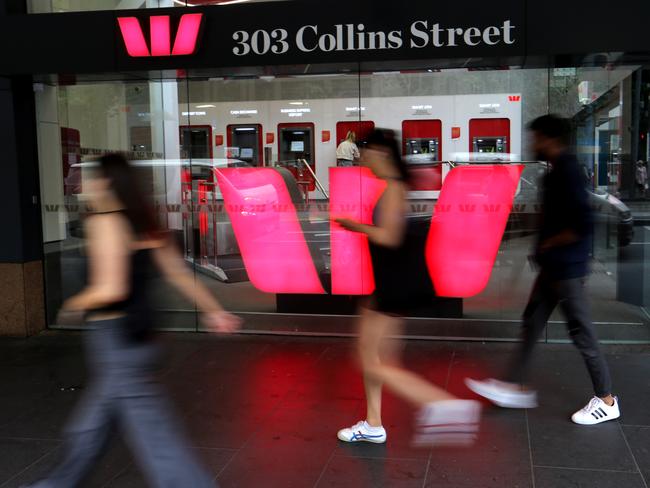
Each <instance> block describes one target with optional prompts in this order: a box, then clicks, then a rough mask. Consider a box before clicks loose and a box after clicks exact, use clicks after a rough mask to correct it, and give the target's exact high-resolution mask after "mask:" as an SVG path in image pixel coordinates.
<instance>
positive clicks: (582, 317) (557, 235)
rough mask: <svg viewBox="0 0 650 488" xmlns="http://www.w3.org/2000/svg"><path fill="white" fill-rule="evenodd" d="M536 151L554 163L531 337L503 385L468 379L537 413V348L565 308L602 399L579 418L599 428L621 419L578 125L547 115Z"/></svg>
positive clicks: (534, 126) (528, 322) (528, 326)
mask: <svg viewBox="0 0 650 488" xmlns="http://www.w3.org/2000/svg"><path fill="white" fill-rule="evenodd" d="M529 128H530V130H531V132H532V141H533V142H532V144H533V150H534V151H535V153H536V154H537V157H538V159H539V160H540V161H548V162H549V164H550V171H549V172H548V173H547V174H546V176H545V178H544V185H543V210H542V222H541V228H540V233H539V238H538V241H537V245H536V248H535V255H534V259H535V262H536V264H537V266H538V267H539V275H538V277H537V280H536V282H535V285H534V286H533V290H532V292H531V296H530V299H529V301H528V305H527V306H526V309H525V311H524V315H523V333H524V340H523V344H522V345H521V347H520V350H519V352H518V353H517V354H516V356H515V357H514V359H513V361H512V364H511V365H510V367H509V369H508V371H507V374H506V376H505V378H503V380H496V379H488V380H484V381H477V380H473V379H469V378H468V379H467V380H466V384H467V386H468V387H469V388H470V389H471V390H472V391H474V392H475V393H477V394H478V395H481V396H483V397H485V398H487V399H488V400H490V401H492V402H493V403H495V404H496V405H499V406H501V407H506V408H534V407H536V406H537V393H536V392H535V391H534V390H531V389H529V388H528V387H527V386H525V381H526V377H527V373H528V369H529V363H530V359H531V355H532V352H533V349H534V347H535V344H536V342H537V340H538V339H539V337H540V336H541V334H542V332H543V331H544V328H545V327H546V324H547V322H548V319H549V317H550V316H551V313H552V312H553V310H554V309H555V307H556V306H557V305H559V306H560V307H561V309H562V311H563V312H564V314H565V316H566V319H567V322H568V323H567V327H568V330H569V335H570V336H571V339H572V340H573V343H574V344H575V346H576V347H577V348H578V350H579V351H580V353H581V354H582V357H583V358H584V361H585V364H586V366H587V369H588V371H589V375H590V376H591V381H592V383H593V387H594V392H595V396H594V397H593V398H592V399H591V400H590V401H589V402H588V403H587V405H586V406H585V407H584V408H582V409H580V410H578V411H577V412H575V413H574V414H573V415H572V417H571V420H573V422H575V423H577V424H582V425H593V424H598V423H601V422H605V421H607V420H613V419H616V418H618V417H620V415H621V414H620V410H619V405H618V399H617V398H616V397H614V396H612V386H611V378H610V374H609V368H608V366H607V363H606V362H605V358H604V356H603V354H602V352H601V350H600V347H599V345H598V340H597V339H596V333H595V330H594V326H593V324H592V322H591V318H590V312H589V305H588V303H587V297H586V294H585V289H584V284H585V281H586V277H587V275H588V273H589V270H588V268H589V265H588V262H589V249H590V245H591V234H592V229H591V226H592V219H591V209H590V205H589V199H588V194H587V191H586V188H585V182H584V178H583V177H582V174H581V172H580V167H579V165H578V162H577V160H576V158H575V156H573V155H571V154H570V153H569V136H570V125H569V122H568V121H567V120H565V119H562V118H559V117H556V116H554V115H545V116H543V117H539V118H538V119H535V120H534V121H533V122H532V123H531V124H530V127H529Z"/></svg>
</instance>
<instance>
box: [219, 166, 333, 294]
mask: <svg viewBox="0 0 650 488" xmlns="http://www.w3.org/2000/svg"><path fill="white" fill-rule="evenodd" d="M215 173H216V176H217V181H218V183H219V188H220V190H221V194H222V195H223V199H224V204H225V207H226V212H227V213H228V217H229V218H230V221H231V223H232V227H233V231H234V233H235V237H236V239H237V244H238V245H239V249H240V251H241V255H242V259H243V260H244V265H245V266H246V271H247V273H248V276H249V278H250V280H251V283H253V285H254V286H255V287H256V288H257V289H259V290H261V291H264V292H268V293H325V290H324V289H323V286H322V285H321V282H320V278H319V276H318V273H317V271H316V266H315V265H314V262H313V259H312V257H311V253H310V252H309V248H308V247H307V242H306V241H305V236H304V234H303V231H302V228H301V225H300V222H299V220H298V212H297V211H296V208H295V206H294V205H293V203H292V200H291V196H290V194H289V191H288V189H287V186H286V184H285V182H284V180H283V179H282V176H281V175H280V174H279V173H278V172H277V171H275V170H274V169H272V168H228V169H217V170H215Z"/></svg>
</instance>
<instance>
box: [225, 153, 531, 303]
mask: <svg viewBox="0 0 650 488" xmlns="http://www.w3.org/2000/svg"><path fill="white" fill-rule="evenodd" d="M522 170H523V166H522V165H480V166H460V167H457V168H455V169H453V170H452V171H451V172H450V173H449V175H448V176H447V178H446V180H445V184H444V185H443V187H442V190H441V192H440V197H439V199H438V202H437V204H436V207H435V211H434V215H433V217H432V219H431V227H430V230H429V235H428V239H427V245H426V250H425V252H426V259H427V266H428V269H429V273H430V275H431V278H432V280H433V283H434V285H435V290H436V293H437V294H438V295H440V296H445V297H459V298H465V297H470V296H474V295H476V294H478V293H480V292H481V291H482V290H483V289H484V288H485V286H486V285H487V283H488V280H489V278H490V274H491V272H492V268H493V266H494V262H495V260H496V256H497V252H498V249H499V245H500V243H501V238H502V236H503V232H504V230H505V228H506V224H507V222H508V217H509V215H510V209H511V206H512V202H513V199H514V196H515V192H516V189H517V185H518V183H519V179H520V176H521V172H522ZM216 175H217V180H218V183H219V187H220V189H221V193H222V194H223V198H224V203H225V206H226V211H227V213H228V216H229V217H230V221H231V222H232V226H233V231H234V233H235V236H236V238H237V242H238V244H239V248H240V250H241V254H242V258H243V260H244V265H245V266H246V270H247V272H248V275H249V277H250V280H251V282H252V283H253V285H254V286H255V287H256V288H258V289H260V290H262V291H265V292H269V293H316V294H323V293H326V289H327V288H329V285H330V283H328V282H327V281H328V280H324V279H323V275H327V274H328V273H322V271H324V270H325V268H322V269H320V268H319V266H321V265H322V263H319V259H320V258H319V257H318V255H317V250H314V249H312V248H311V247H310V244H312V243H310V242H309V241H308V240H307V239H306V238H305V232H304V229H303V226H302V223H301V222H303V221H304V219H303V220H301V219H300V218H299V212H300V208H299V204H298V203H297V202H295V201H294V200H292V196H291V193H290V192H289V191H288V188H287V185H286V182H285V181H284V179H283V178H282V176H281V175H280V174H279V173H278V172H277V171H275V170H274V169H273V168H227V169H219V170H216ZM384 185H385V183H384V182H383V181H381V180H378V179H377V178H375V177H374V176H373V175H372V173H371V172H370V171H369V170H368V169H367V168H358V167H357V168H330V191H331V194H330V217H331V218H332V219H334V218H337V217H349V218H354V219H356V220H359V221H361V222H366V223H369V222H371V219H372V211H373V209H374V207H375V205H376V203H377V200H378V199H379V197H380V195H381V192H382V191H383V188H384ZM308 220H309V219H307V221H308ZM330 240H331V242H330V244H331V263H330V268H331V293H332V294H335V295H338V294H344V295H365V294H369V293H372V291H373V289H374V280H373V274H372V266H371V262H370V255H369V250H368V241H367V239H366V238H365V236H363V235H360V234H355V233H352V232H348V231H345V230H343V229H342V228H340V227H339V226H338V225H337V224H336V223H334V222H332V224H331V236H330ZM404 279H408V275H405V276H404Z"/></svg>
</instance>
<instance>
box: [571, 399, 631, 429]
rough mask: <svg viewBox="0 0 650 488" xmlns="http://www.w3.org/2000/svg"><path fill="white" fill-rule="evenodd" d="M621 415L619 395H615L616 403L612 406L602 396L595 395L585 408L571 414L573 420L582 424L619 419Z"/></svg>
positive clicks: (594, 423)
mask: <svg viewBox="0 0 650 488" xmlns="http://www.w3.org/2000/svg"><path fill="white" fill-rule="evenodd" d="M620 416H621V410H620V409H619V407H618V398H617V397H614V405H612V406H611V407H610V406H609V405H607V404H606V403H605V402H604V401H602V400H601V399H600V398H598V397H593V398H592V399H591V400H589V403H588V404H587V405H585V407H584V408H582V409H580V410H578V411H577V412H576V413H574V414H573V415H572V416H571V420H573V421H574V422H575V423H576V424H580V425H596V424H600V423H602V422H607V421H608V420H614V419H617V418H619V417H620Z"/></svg>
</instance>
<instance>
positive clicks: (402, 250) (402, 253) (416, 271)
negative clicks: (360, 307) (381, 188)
mask: <svg viewBox="0 0 650 488" xmlns="http://www.w3.org/2000/svg"><path fill="white" fill-rule="evenodd" d="M383 198H384V196H383V195H382V197H381V198H380V199H379V201H378V202H377V205H376V206H375V209H374V211H373V216H372V222H373V225H377V224H378V221H379V213H380V212H381V200H382V199H383ZM404 218H405V219H406V223H405V225H404V231H403V232H404V235H403V238H402V242H401V244H400V245H399V246H397V247H386V246H381V245H378V244H375V243H373V242H372V241H369V242H368V248H369V251H370V260H371V263H372V268H373V275H374V278H375V292H374V294H375V295H377V296H379V297H380V298H382V299H390V301H391V302H395V303H396V304H397V303H403V304H404V305H408V304H409V303H410V302H412V301H413V300H414V299H418V300H420V299H421V298H422V297H431V296H432V294H433V293H434V289H433V283H432V282H431V277H430V276H429V273H428V270H427V263H426V258H425V248H426V239H427V234H428V227H429V224H430V222H431V219H430V218H427V219H423V218H407V217H406V216H404Z"/></svg>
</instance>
